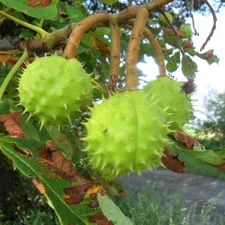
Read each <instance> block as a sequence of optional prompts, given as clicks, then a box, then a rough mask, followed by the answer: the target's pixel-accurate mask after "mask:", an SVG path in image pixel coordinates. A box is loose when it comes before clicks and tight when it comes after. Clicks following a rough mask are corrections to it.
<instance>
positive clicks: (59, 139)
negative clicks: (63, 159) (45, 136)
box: [45, 126, 74, 157]
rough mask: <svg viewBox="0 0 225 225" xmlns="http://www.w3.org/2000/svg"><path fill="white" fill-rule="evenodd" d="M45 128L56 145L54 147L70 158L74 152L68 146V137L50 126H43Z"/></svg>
mask: <svg viewBox="0 0 225 225" xmlns="http://www.w3.org/2000/svg"><path fill="white" fill-rule="evenodd" d="M45 128H46V129H47V131H48V133H49V135H50V136H51V137H52V139H53V141H54V142H55V143H56V145H57V146H58V147H59V148H60V149H61V150H62V151H63V152H64V153H65V154H66V155H67V156H69V157H72V155H73V153H74V151H73V148H72V146H71V144H70V142H69V141H68V137H67V136H66V135H65V134H63V133H61V132H60V131H59V130H58V128H56V127H54V126H52V127H51V128H50V127H47V126H45Z"/></svg>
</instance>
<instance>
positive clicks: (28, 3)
mask: <svg viewBox="0 0 225 225" xmlns="http://www.w3.org/2000/svg"><path fill="white" fill-rule="evenodd" d="M0 2H1V3H3V4H4V5H6V6H8V7H9V8H13V9H16V10H17V11H19V12H23V13H25V14H27V15H29V16H31V17H35V18H38V19H44V20H53V19H55V17H56V16H57V4H58V0H52V1H41V0H40V1H39V3H37V4H36V2H37V1H33V0H19V1H18V0H0ZM42 2H44V3H45V4H43V3H42ZM46 3H48V4H46Z"/></svg>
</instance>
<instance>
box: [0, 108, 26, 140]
mask: <svg viewBox="0 0 225 225" xmlns="http://www.w3.org/2000/svg"><path fill="white" fill-rule="evenodd" d="M20 115H21V113H20V112H11V113H10V114H1V115H0V121H1V122H2V123H4V126H5V129H6V130H7V132H8V133H9V135H10V137H11V138H18V137H20V138H25V135H24V132H23V130H22V128H21V127H20V121H19V117H20Z"/></svg>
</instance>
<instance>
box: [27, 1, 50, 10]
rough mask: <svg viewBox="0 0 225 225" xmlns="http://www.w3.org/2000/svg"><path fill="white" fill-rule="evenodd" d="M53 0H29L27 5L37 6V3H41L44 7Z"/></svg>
mask: <svg viewBox="0 0 225 225" xmlns="http://www.w3.org/2000/svg"><path fill="white" fill-rule="evenodd" d="M51 2H52V0H28V3H27V5H28V6H30V7H32V8H35V7H36V6H37V4H40V5H41V6H42V7H43V8H44V7H47V6H49V5H50V4H51Z"/></svg>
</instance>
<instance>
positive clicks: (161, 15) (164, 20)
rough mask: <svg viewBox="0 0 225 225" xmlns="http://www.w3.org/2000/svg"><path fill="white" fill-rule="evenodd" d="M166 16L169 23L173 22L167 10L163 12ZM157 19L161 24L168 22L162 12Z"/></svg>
mask: <svg viewBox="0 0 225 225" xmlns="http://www.w3.org/2000/svg"><path fill="white" fill-rule="evenodd" d="M165 14H166V16H167V18H168V19H169V21H170V23H173V16H172V15H171V13H169V12H165ZM158 21H159V22H160V23H162V24H163V25H168V22H167V20H166V18H165V17H164V16H163V14H160V15H159V17H158Z"/></svg>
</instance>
